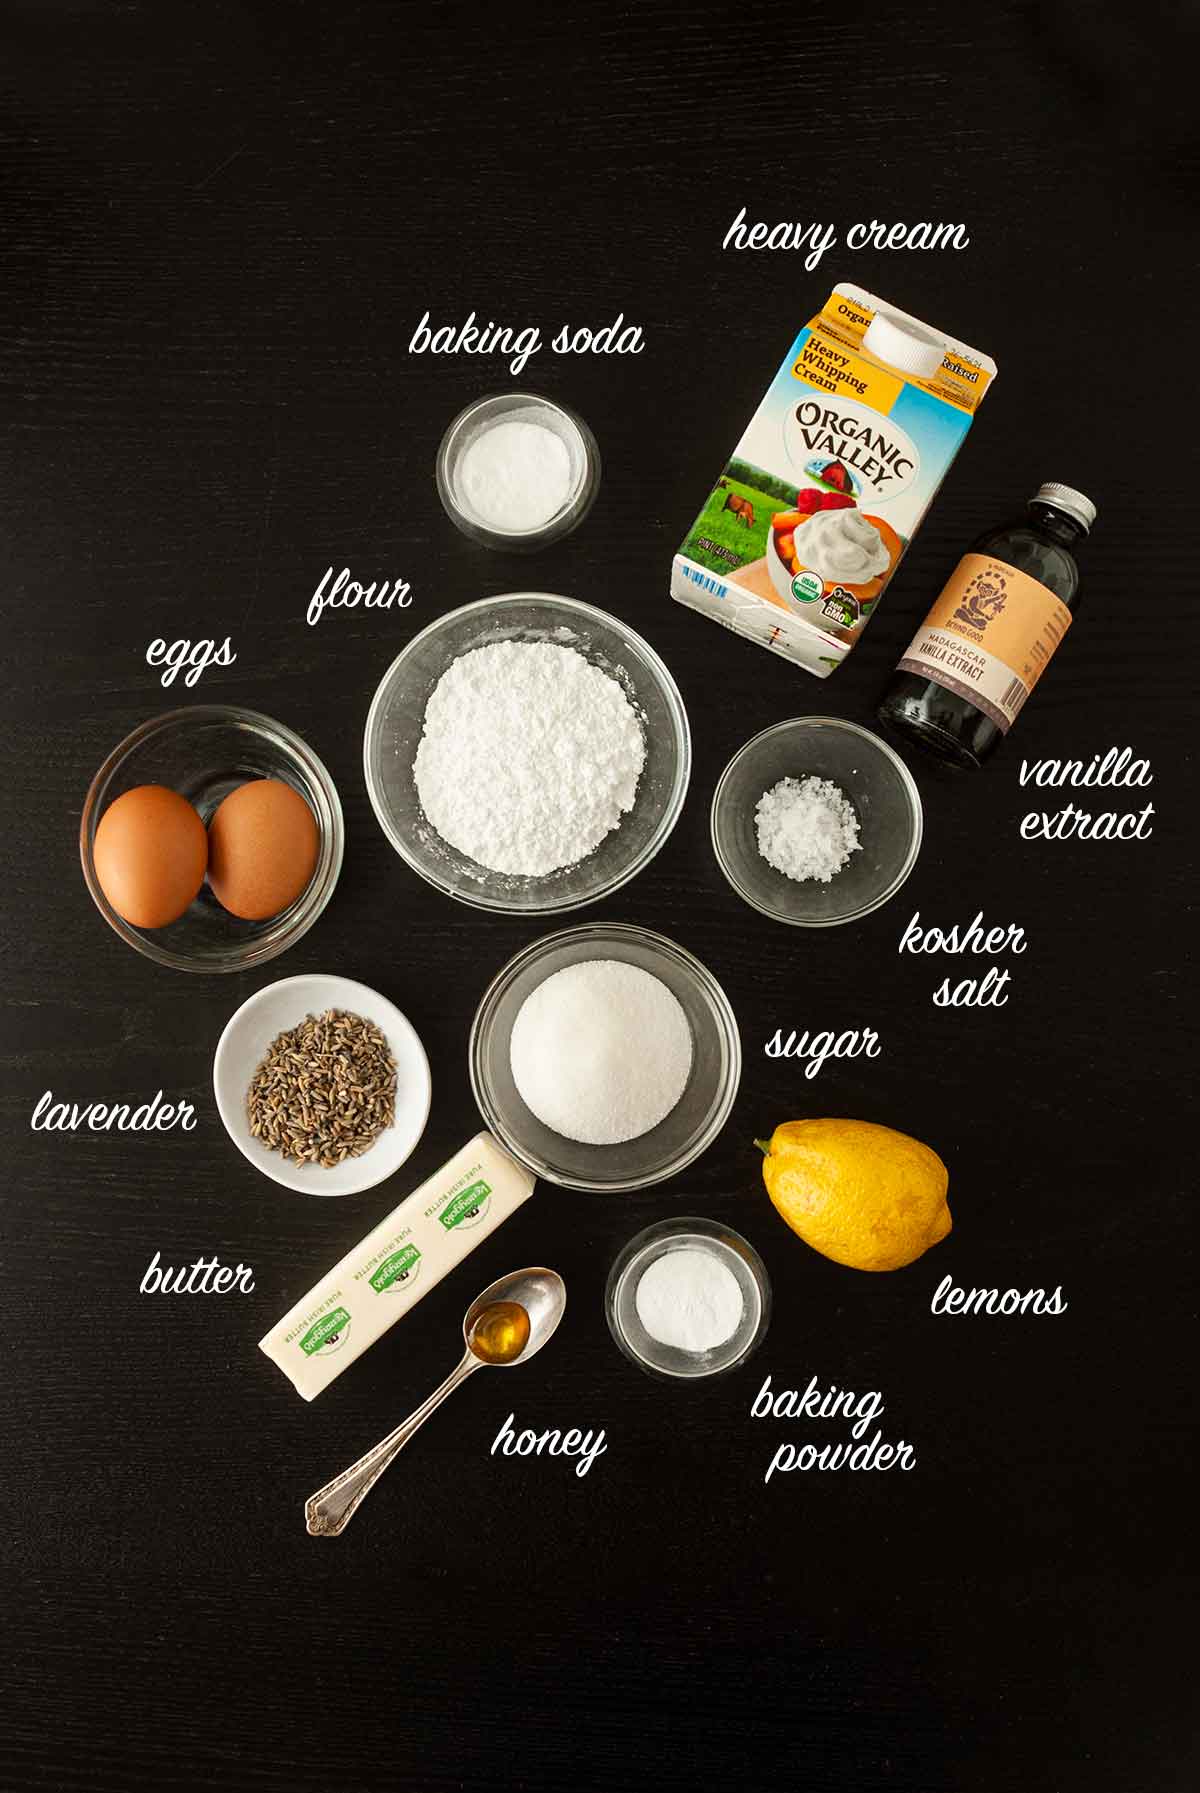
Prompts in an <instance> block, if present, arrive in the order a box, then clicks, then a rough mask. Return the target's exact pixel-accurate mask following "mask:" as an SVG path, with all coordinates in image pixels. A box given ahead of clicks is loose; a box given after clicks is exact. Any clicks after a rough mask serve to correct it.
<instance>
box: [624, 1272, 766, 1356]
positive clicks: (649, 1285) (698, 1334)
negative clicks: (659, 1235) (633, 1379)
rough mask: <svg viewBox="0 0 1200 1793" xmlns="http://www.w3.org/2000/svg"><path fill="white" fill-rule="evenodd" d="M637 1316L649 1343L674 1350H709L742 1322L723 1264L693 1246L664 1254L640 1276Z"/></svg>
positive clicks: (737, 1293)
mask: <svg viewBox="0 0 1200 1793" xmlns="http://www.w3.org/2000/svg"><path fill="white" fill-rule="evenodd" d="M634 1306H635V1307H636V1308H637V1317H638V1319H639V1320H640V1321H641V1323H642V1325H643V1326H644V1327H645V1328H646V1331H647V1332H648V1333H649V1334H650V1337H651V1338H652V1339H657V1340H658V1342H659V1344H660V1345H673V1346H674V1347H675V1349H676V1350H677V1351H690V1352H692V1353H693V1354H696V1355H698V1354H699V1353H700V1352H701V1351H715V1350H716V1348H717V1346H718V1345H724V1344H725V1343H726V1342H727V1341H728V1340H729V1339H731V1338H732V1337H733V1335H734V1333H735V1332H736V1331H737V1329H738V1327H739V1326H740V1325H741V1323H742V1308H743V1302H742V1291H741V1289H740V1288H739V1287H738V1280H737V1277H736V1276H735V1275H734V1274H733V1271H732V1270H731V1269H730V1268H729V1265H728V1264H726V1263H724V1262H722V1260H721V1259H720V1258H719V1257H717V1256H715V1254H714V1253H713V1252H711V1251H704V1250H702V1249H700V1248H699V1247H697V1246H694V1245H685V1246H681V1247H680V1248H679V1249H678V1250H675V1251H666V1252H664V1253H663V1255H662V1256H661V1257H660V1258H655V1260H654V1262H653V1263H652V1264H651V1265H650V1267H649V1269H648V1270H646V1271H645V1272H644V1274H643V1275H642V1277H641V1279H640V1281H639V1283H638V1286H637V1292H636V1294H635V1295H634Z"/></svg>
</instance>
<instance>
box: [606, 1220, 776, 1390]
mask: <svg viewBox="0 0 1200 1793" xmlns="http://www.w3.org/2000/svg"><path fill="white" fill-rule="evenodd" d="M672 1253H679V1254H683V1253H687V1254H689V1259H688V1260H687V1261H685V1260H684V1258H683V1257H682V1255H681V1256H679V1257H677V1258H675V1260H674V1261H675V1263H676V1264H678V1265H680V1266H682V1268H681V1270H680V1273H679V1275H678V1276H677V1277H671V1276H670V1275H669V1274H668V1275H667V1276H663V1275H662V1274H661V1273H662V1272H663V1271H664V1270H665V1271H668V1272H669V1270H670V1264H669V1263H664V1262H663V1260H667V1259H669V1257H670V1254H672ZM692 1254H702V1256H700V1257H695V1256H693V1255H692ZM704 1259H707V1260H709V1266H710V1269H711V1272H712V1274H713V1275H714V1276H720V1277H721V1278H722V1280H723V1281H725V1282H726V1283H727V1284H728V1287H729V1291H730V1293H731V1294H732V1293H733V1291H734V1290H735V1289H736V1292H737V1293H738V1294H740V1296H741V1314H740V1317H739V1318H738V1319H737V1320H736V1322H735V1323H734V1324H733V1329H732V1331H730V1332H729V1333H728V1335H727V1336H726V1337H725V1338H723V1339H722V1340H721V1341H720V1342H719V1343H717V1344H713V1345H709V1346H708V1347H707V1348H705V1349H700V1350H688V1349H685V1348H683V1347H681V1346H680V1345H676V1344H670V1343H666V1342H664V1341H663V1340H662V1339H661V1338H657V1337H656V1336H655V1334H654V1332H652V1331H651V1330H649V1329H648V1327H647V1325H646V1324H645V1321H646V1320H647V1319H648V1320H649V1321H650V1324H651V1325H652V1326H657V1327H658V1330H659V1331H660V1332H661V1331H669V1330H671V1326H670V1313H671V1310H670V1304H669V1298H668V1300H667V1301H664V1300H663V1299H662V1295H661V1292H656V1298H655V1299H652V1300H651V1301H649V1302H648V1301H647V1300H645V1299H644V1298H642V1299H639V1290H641V1291H642V1296H643V1297H644V1296H645V1293H646V1291H645V1290H644V1289H642V1284H643V1279H644V1278H646V1277H647V1276H648V1275H649V1276H650V1277H651V1280H652V1281H655V1282H658V1283H661V1284H662V1286H663V1289H667V1290H669V1289H670V1288H672V1287H677V1288H678V1289H679V1290H680V1291H684V1290H686V1289H687V1288H688V1287H689V1275H688V1263H689V1262H690V1263H696V1264H698V1267H699V1268H701V1269H702V1268H704ZM656 1266H657V1268H655V1267H656ZM694 1275H695V1272H692V1276H693V1277H694ZM715 1286H717V1287H719V1285H715ZM734 1305H735V1307H736V1303H735V1304H734ZM721 1311H722V1310H721V1309H720V1307H717V1308H715V1309H712V1310H711V1312H712V1313H713V1314H715V1316H716V1318H717V1319H718V1320H719V1316H720V1312H721ZM727 1311H729V1312H730V1317H731V1319H732V1312H733V1310H732V1309H730V1310H727ZM604 1313H605V1318H606V1319H607V1321H608V1329H609V1331H610V1332H611V1333H612V1335H613V1338H614V1339H615V1340H616V1342H617V1344H618V1345H619V1346H620V1348H621V1350H622V1351H623V1352H624V1353H625V1355H626V1357H628V1358H629V1359H630V1360H631V1361H632V1362H633V1363H636V1364H637V1366H638V1368H639V1369H642V1370H645V1371H646V1372H647V1373H648V1374H649V1375H652V1376H665V1377H668V1378H669V1379H670V1380H672V1381H676V1382H694V1381H698V1380H700V1379H701V1378H702V1377H706V1376H720V1375H724V1374H725V1373H726V1371H728V1370H733V1369H736V1368H737V1367H738V1365H739V1364H743V1363H745V1361H746V1359H747V1358H748V1357H749V1356H750V1355H751V1353H752V1352H754V1351H757V1349H758V1347H759V1345H761V1343H762V1341H763V1339H764V1338H765V1336H766V1332H767V1326H768V1324H769V1322H770V1318H771V1283H770V1279H769V1277H768V1276H767V1269H766V1265H765V1264H764V1263H763V1261H762V1259H761V1258H760V1257H759V1255H758V1253H757V1252H756V1251H755V1249H754V1247H753V1245H751V1244H750V1242H749V1240H748V1239H743V1238H742V1235H741V1234H740V1233H735V1232H734V1230H733V1228H732V1227H729V1226H722V1225H720V1223H719V1222H717V1221H715V1220H701V1219H699V1218H697V1217H696V1216H694V1215H680V1216H679V1217H678V1218H676V1219H674V1220H660V1221H658V1222H656V1224H655V1225H654V1226H648V1227H646V1228H645V1230H644V1231H643V1232H640V1233H638V1234H636V1235H635V1237H634V1238H632V1239H631V1240H630V1241H629V1243H628V1245H626V1246H625V1248H624V1250H623V1251H621V1252H620V1253H618V1255H617V1258H616V1260H615V1262H614V1264H613V1267H612V1269H611V1270H610V1271H609V1274H608V1283H607V1286H606V1288H605V1291H604ZM664 1320H665V1321H666V1322H667V1324H665V1325H664V1324H662V1322H663V1321H664ZM688 1323H689V1324H694V1323H695V1316H694V1315H692V1316H690V1317H688ZM716 1330H717V1331H720V1330H723V1328H722V1327H720V1325H719V1324H718V1326H717V1328H716ZM684 1332H686V1326H685V1327H684V1329H683V1332H681V1333H680V1336H683V1333H684Z"/></svg>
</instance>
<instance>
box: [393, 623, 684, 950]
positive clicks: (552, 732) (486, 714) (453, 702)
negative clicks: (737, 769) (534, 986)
mask: <svg viewBox="0 0 1200 1793" xmlns="http://www.w3.org/2000/svg"><path fill="white" fill-rule="evenodd" d="M614 731H615V732H614ZM691 755H692V750H691V736H690V732H689V729H688V720H687V712H686V711H685V709H684V707H683V699H682V698H681V697H680V695H679V690H678V687H677V686H676V684H675V681H674V679H673V678H672V677H671V674H670V672H669V671H668V670H667V667H666V666H665V665H664V664H663V662H662V660H660V659H659V657H658V655H657V654H656V653H655V652H654V649H653V648H652V647H651V646H650V645H649V643H648V642H646V641H644V640H643V639H642V637H641V636H640V635H638V634H636V633H635V631H634V630H632V629H630V628H629V627H628V626H627V625H626V624H625V623H623V622H621V621H619V619H618V618H617V617H615V616H610V615H608V614H607V612H605V611H603V610H597V609H595V608H594V607H593V606H592V605H590V604H581V603H578V602H577V601H576V600H575V599H573V598H563V597H558V596H556V595H554V594H553V593H550V592H510V593H508V594H506V595H505V596H502V597H498V598H485V599H482V600H481V601H480V602H478V603H475V604H464V605H463V606H462V608H461V609H458V610H451V611H449V612H447V614H446V615H444V616H440V617H438V618H437V619H436V620H435V621H434V622H432V623H430V624H429V625H428V627H427V628H425V629H422V630H421V632H420V633H419V634H417V635H415V636H414V637H413V638H412V640H411V641H410V642H409V643H408V645H407V646H406V647H405V648H404V649H403V651H402V652H401V653H400V654H399V655H398V656H397V658H396V659H395V660H394V661H393V662H392V664H391V666H390V667H389V668H388V670H387V672H386V673H385V674H384V676H383V678H382V679H381V681H380V683H379V688H378V690H377V691H376V693H375V697H374V700H373V702H372V704H371V708H370V712H369V714H368V716H367V726H366V732H365V735H364V739H363V770H364V774H365V777H366V782H367V791H368V794H369V796H370V799H371V806H372V808H373V809H374V811H375V815H376V818H377V820H378V822H379V825H380V827H381V828H382V829H383V832H384V833H385V834H386V836H387V838H388V840H389V841H390V842H391V844H392V846H393V847H394V848H395V850H396V852H397V853H398V854H399V855H400V857H401V859H403V860H404V861H405V863H406V864H407V865H409V866H411V868H412V869H413V871H415V872H417V873H419V875H420V876H421V877H422V878H424V879H425V881H426V883H428V884H432V885H433V886H434V887H435V889H437V890H441V891H444V892H445V894H446V895H447V896H451V897H453V898H455V900H456V901H458V902H460V903H470V904H471V905H473V906H474V907H475V908H478V909H490V910H494V911H500V912H502V913H507V914H515V915H540V914H548V913H552V912H561V911H563V910H568V909H577V908H580V907H581V906H582V905H583V904H584V903H593V902H596V901H598V900H599V899H600V898H601V897H604V896H609V895H611V893H612V892H613V891H615V890H619V889H620V888H621V886H622V885H623V884H626V883H628V881H629V880H630V879H631V878H633V877H636V875H637V874H638V872H640V871H641V870H642V869H643V868H644V867H645V866H647V865H649V863H650V861H651V860H652V859H653V858H654V857H655V855H656V854H657V853H658V851H659V849H660V848H661V847H662V845H663V843H664V842H665V841H666V839H667V837H668V836H669V835H670V833H671V830H672V829H673V828H674V826H675V823H676V821H677V820H678V817H679V813H680V811H681V809H682V808H683V800H684V796H685V795H686V792H687V787H688V778H689V775H690V772H691ZM585 821H586V823H587V826H586V827H585V826H584V823H585Z"/></svg>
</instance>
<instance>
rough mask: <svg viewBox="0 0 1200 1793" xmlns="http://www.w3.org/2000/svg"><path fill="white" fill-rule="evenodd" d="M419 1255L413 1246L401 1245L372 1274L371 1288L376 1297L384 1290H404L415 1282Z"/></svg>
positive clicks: (419, 1260) (419, 1259)
mask: <svg viewBox="0 0 1200 1793" xmlns="http://www.w3.org/2000/svg"><path fill="white" fill-rule="evenodd" d="M420 1262H421V1254H420V1252H419V1251H418V1250H417V1248H416V1246H415V1245H402V1246H401V1247H400V1249H399V1251H394V1252H393V1253H392V1255H391V1256H390V1257H387V1258H384V1260H383V1262H382V1264H380V1265H379V1266H378V1267H377V1269H376V1270H375V1271H374V1272H373V1273H372V1276H371V1287H372V1288H373V1289H374V1291H375V1293H376V1294H377V1295H382V1294H383V1291H384V1290H385V1289H406V1288H408V1287H409V1286H410V1284H412V1283H413V1282H415V1280H416V1276H417V1269H418V1266H419V1265H420Z"/></svg>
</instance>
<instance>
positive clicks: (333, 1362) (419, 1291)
mask: <svg viewBox="0 0 1200 1793" xmlns="http://www.w3.org/2000/svg"><path fill="white" fill-rule="evenodd" d="M533 1185H534V1177H533V1174H532V1172H530V1171H527V1170H526V1169H525V1168H524V1166H523V1165H520V1164H518V1163H517V1161H516V1159H515V1158H510V1157H509V1155H508V1153H507V1152H506V1151H504V1150H503V1148H502V1147H500V1146H499V1145H497V1144H496V1141H495V1140H494V1139H493V1138H492V1136H491V1134H490V1133H477V1134H476V1135H475V1137H474V1139H469V1140H468V1141H467V1143H466V1145H465V1146H463V1147H462V1149H461V1151H458V1152H456V1153H455V1154H454V1156H453V1158H451V1159H449V1160H448V1161H447V1162H446V1163H445V1164H443V1166H442V1168H441V1170H439V1171H437V1172H435V1174H434V1175H433V1176H432V1177H430V1178H429V1180H428V1182H425V1183H422V1184H421V1187H420V1188H419V1189H414V1190H413V1192H412V1194H411V1195H410V1196H408V1197H406V1199H405V1200H404V1201H402V1202H401V1203H400V1206H399V1207H398V1208H397V1209H396V1210H395V1212H394V1213H392V1214H389V1215H388V1217H387V1219H386V1220H384V1221H382V1222H381V1223H380V1224H379V1226H377V1227H376V1228H375V1231H374V1232H373V1233H369V1234H368V1235H367V1237H366V1238H365V1239H364V1240H363V1241H362V1244H361V1245H356V1246H355V1248H354V1250H353V1251H348V1252H347V1253H346V1256H345V1257H344V1258H343V1259H342V1261H341V1263H340V1264H335V1265H334V1267H333V1269H332V1270H331V1271H330V1272H329V1275H328V1276H326V1277H323V1278H322V1280H321V1281H320V1282H319V1283H317V1284H316V1286H315V1287H314V1288H311V1289H310V1290H309V1291H308V1294H307V1295H305V1296H303V1297H302V1298H301V1299H300V1300H299V1301H298V1302H297V1303H296V1305H295V1307H294V1308H292V1309H291V1310H290V1312H288V1313H286V1314H285V1315H284V1316H283V1319H282V1320H281V1321H280V1322H279V1324H278V1326H275V1327H273V1328H272V1330H271V1331H270V1332H268V1334H267V1336H266V1338H264V1339H260V1340H259V1342H258V1348H259V1350H260V1351H265V1352H266V1354H267V1356H268V1357H269V1358H270V1359H271V1362H272V1363H277V1364H278V1365H279V1367H280V1369H281V1370H282V1371H283V1373H284V1375H285V1376H288V1377H290V1378H291V1380H292V1381H293V1382H294V1383H295V1385H296V1387H297V1388H298V1389H299V1391H300V1393H301V1394H302V1395H303V1396H304V1399H305V1400H306V1401H311V1400H312V1399H313V1397H314V1395H319V1394H320V1392H321V1390H322V1389H323V1388H328V1386H329V1384H330V1383H331V1382H332V1381H334V1379H335V1378H336V1377H338V1376H340V1375H341V1373H342V1371H343V1370H344V1369H347V1368H348V1367H349V1365H350V1364H352V1363H353V1362H354V1360H355V1358H356V1357H361V1356H362V1354H363V1352H364V1351H365V1350H366V1349H367V1347H368V1345H373V1344H374V1343H375V1340H376V1339H377V1338H380V1337H381V1336H382V1335H383V1334H384V1333H385V1332H386V1331H387V1329H388V1327H389V1326H394V1325H395V1323H396V1321H397V1320H399V1319H401V1318H403V1316H404V1315H405V1314H406V1313H408V1311H409V1309H410V1308H413V1307H415V1306H416V1304H417V1302H418V1301H420V1299H421V1297H422V1295H427V1294H428V1293H429V1291H430V1289H432V1288H434V1287H435V1286H436V1285H437V1284H438V1283H439V1282H441V1280H442V1278H443V1276H445V1275H446V1273H447V1272H448V1271H450V1270H453V1269H454V1267H455V1265H456V1264H461V1263H462V1261H463V1259H464V1258H465V1257H467V1256H468V1254H469V1253H470V1252H472V1251H474V1249H475V1247H476V1246H477V1245H478V1244H479V1243H480V1241H481V1240H483V1239H486V1238H487V1237H488V1235H489V1234H490V1233H494V1232H495V1230H496V1228H497V1227H498V1226H499V1225H500V1224H501V1222H503V1221H505V1220H507V1219H508V1217H509V1215H510V1214H515V1213H516V1211H517V1209H518V1208H519V1207H520V1206H521V1203H522V1202H525V1201H528V1200H529V1197H530V1196H531V1195H532V1194H533Z"/></svg>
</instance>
